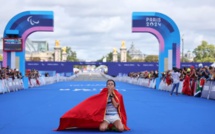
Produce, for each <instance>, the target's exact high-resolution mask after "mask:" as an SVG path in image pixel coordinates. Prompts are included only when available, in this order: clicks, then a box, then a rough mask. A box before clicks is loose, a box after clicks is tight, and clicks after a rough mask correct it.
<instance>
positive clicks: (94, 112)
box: [57, 88, 129, 131]
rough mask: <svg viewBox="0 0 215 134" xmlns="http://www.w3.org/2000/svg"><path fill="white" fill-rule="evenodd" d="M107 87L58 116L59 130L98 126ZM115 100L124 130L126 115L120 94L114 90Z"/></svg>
mask: <svg viewBox="0 0 215 134" xmlns="http://www.w3.org/2000/svg"><path fill="white" fill-rule="evenodd" d="M107 95H108V89H107V88H104V89H103V90H102V91H101V92H100V93H99V94H96V95H93V96H91V97H89V98H87V99H86V100H84V101H83V102H81V103H80V104H78V105H77V106H75V107H74V108H72V109H70V110H69V111H67V112H66V113H65V114H64V115H63V116H62V117H61V118H60V125H59V127H58V129H57V130H58V131H59V130H65V129H68V128H73V127H74V128H99V126H100V124H101V123H102V121H103V120H104V116H105V112H106V105H107V99H108V96H107ZM114 95H115V100H116V101H117V102H118V103H119V107H118V113H119V116H120V118H121V121H122V124H123V125H124V128H125V130H129V128H128V127H127V117H126V111H125V106H124V102H123V97H122V95H121V94H120V93H119V92H118V91H117V90H114Z"/></svg>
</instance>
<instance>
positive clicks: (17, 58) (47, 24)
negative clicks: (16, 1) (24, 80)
mask: <svg viewBox="0 0 215 134" xmlns="http://www.w3.org/2000/svg"><path fill="white" fill-rule="evenodd" d="M53 19H54V17H53V12H52V11H25V12H21V13H19V14H17V15H16V16H14V17H13V18H12V19H11V20H10V21H9V22H8V24H7V26H6V28H5V30H4V38H21V39H22V42H23V43H22V51H20V52H18V51H12V52H10V51H3V66H4V67H6V66H9V67H10V68H12V69H14V68H17V69H19V70H20V72H21V73H22V75H25V41H26V39H27V37H28V36H29V35H30V34H31V33H33V32H38V31H53V30H54V28H53V27H54V22H53Z"/></svg>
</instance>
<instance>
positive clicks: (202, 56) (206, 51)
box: [193, 41, 215, 62]
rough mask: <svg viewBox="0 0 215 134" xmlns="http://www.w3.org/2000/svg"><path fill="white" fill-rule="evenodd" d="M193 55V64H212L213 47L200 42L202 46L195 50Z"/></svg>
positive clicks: (214, 51)
mask: <svg viewBox="0 0 215 134" xmlns="http://www.w3.org/2000/svg"><path fill="white" fill-rule="evenodd" d="M193 53H194V54H195V57H194V62H214V59H215V47H214V45H213V44H208V43H207V42H206V41H202V44H201V45H199V46H198V47H197V48H195V49H194V51H193Z"/></svg>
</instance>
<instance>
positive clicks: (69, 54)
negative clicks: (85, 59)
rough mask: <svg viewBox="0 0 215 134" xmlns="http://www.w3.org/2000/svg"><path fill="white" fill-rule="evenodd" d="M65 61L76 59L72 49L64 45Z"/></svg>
mask: <svg viewBox="0 0 215 134" xmlns="http://www.w3.org/2000/svg"><path fill="white" fill-rule="evenodd" d="M66 53H67V55H68V56H67V61H78V58H77V54H76V52H75V51H72V49H71V47H66Z"/></svg>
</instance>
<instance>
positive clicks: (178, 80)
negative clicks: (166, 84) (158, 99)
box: [170, 67, 181, 95]
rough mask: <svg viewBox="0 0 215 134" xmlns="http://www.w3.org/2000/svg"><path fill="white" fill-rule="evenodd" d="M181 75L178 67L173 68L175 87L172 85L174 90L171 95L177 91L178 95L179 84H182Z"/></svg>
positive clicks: (172, 75)
mask: <svg viewBox="0 0 215 134" xmlns="http://www.w3.org/2000/svg"><path fill="white" fill-rule="evenodd" d="M180 75H181V73H179V69H177V68H176V67H173V71H172V72H171V77H172V80H173V85H172V90H171V92H170V95H172V94H173V92H174V90H175V89H176V92H175V93H176V95H178V87H179V82H180Z"/></svg>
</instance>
